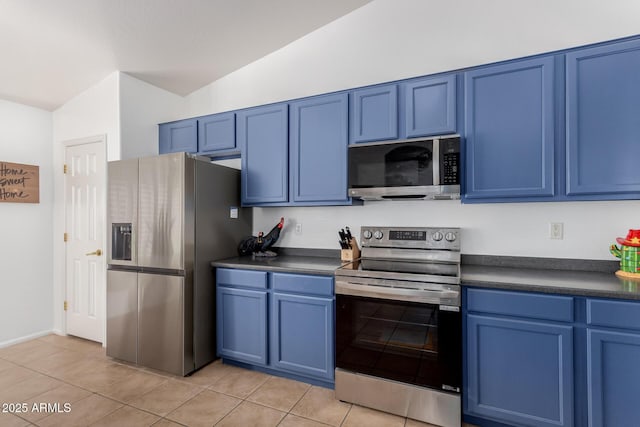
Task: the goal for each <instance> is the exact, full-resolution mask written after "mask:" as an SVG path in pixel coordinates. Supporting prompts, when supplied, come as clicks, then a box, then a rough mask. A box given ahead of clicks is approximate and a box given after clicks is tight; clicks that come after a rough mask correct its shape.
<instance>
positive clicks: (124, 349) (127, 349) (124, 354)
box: [107, 270, 138, 363]
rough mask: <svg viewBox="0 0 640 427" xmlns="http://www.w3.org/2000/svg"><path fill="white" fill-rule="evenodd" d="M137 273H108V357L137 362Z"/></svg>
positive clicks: (109, 271)
mask: <svg viewBox="0 0 640 427" xmlns="http://www.w3.org/2000/svg"><path fill="white" fill-rule="evenodd" d="M137 341H138V273H136V272H135V271H115V270H107V356H110V357H114V358H116V359H120V360H125V361H127V362H132V363H136V362H137V345H138V342H137Z"/></svg>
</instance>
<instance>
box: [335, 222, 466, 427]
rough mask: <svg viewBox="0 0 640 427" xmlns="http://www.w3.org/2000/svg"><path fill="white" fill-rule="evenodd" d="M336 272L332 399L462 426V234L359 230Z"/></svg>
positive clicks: (423, 229)
mask: <svg viewBox="0 0 640 427" xmlns="http://www.w3.org/2000/svg"><path fill="white" fill-rule="evenodd" d="M361 244H362V257H361V258H360V260H359V261H357V262H354V263H352V264H348V265H346V266H343V267H341V268H339V269H338V270H336V376H335V378H336V390H335V391H336V397H337V398H338V399H340V400H343V401H346V402H352V403H356V404H359V405H363V406H368V407H371V408H375V409H379V410H383V411H387V412H390V413H393V414H397V415H401V416H407V417H410V418H414V419H417V420H421V421H425V422H429V423H432V424H437V425H441V426H447V427H449V426H456V427H458V426H460V423H461V399H460V390H461V387H462V319H461V313H460V229H458V228H427V227H362V229H361Z"/></svg>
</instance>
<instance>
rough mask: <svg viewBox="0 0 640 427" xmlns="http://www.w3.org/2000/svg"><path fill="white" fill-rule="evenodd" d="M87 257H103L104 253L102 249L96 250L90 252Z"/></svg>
mask: <svg viewBox="0 0 640 427" xmlns="http://www.w3.org/2000/svg"><path fill="white" fill-rule="evenodd" d="M87 255H97V256H100V255H102V251H101V250H100V249H96V250H95V251H94V252H89V253H88V254H87Z"/></svg>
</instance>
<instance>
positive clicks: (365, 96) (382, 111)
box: [350, 84, 398, 143]
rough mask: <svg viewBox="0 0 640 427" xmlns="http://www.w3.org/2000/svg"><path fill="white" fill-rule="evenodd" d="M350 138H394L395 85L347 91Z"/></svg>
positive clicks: (396, 124)
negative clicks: (349, 101) (349, 97)
mask: <svg viewBox="0 0 640 427" xmlns="http://www.w3.org/2000/svg"><path fill="white" fill-rule="evenodd" d="M350 113H351V114H350V117H351V142H352V143H354V142H368V141H382V140H386V139H396V138H398V85H396V84H390V85H383V86H375V87H371V88H366V89H359V90H355V91H353V92H351V110H350Z"/></svg>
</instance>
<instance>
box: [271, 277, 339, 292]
mask: <svg viewBox="0 0 640 427" xmlns="http://www.w3.org/2000/svg"><path fill="white" fill-rule="evenodd" d="M272 274H273V276H272V278H273V289H274V290H276V291H283V292H295V293H299V294H312V295H326V296H333V277H325V276H309V275H306V274H286V273H272Z"/></svg>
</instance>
